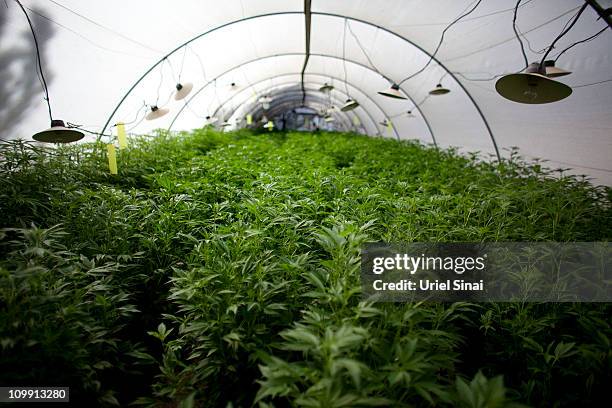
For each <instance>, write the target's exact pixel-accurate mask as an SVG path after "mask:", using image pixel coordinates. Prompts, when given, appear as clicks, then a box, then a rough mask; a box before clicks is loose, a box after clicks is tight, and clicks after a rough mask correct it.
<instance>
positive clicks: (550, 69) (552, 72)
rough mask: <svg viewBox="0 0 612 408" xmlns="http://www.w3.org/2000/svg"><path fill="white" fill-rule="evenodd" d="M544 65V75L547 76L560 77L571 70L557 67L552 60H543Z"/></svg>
mask: <svg viewBox="0 0 612 408" xmlns="http://www.w3.org/2000/svg"><path fill="white" fill-rule="evenodd" d="M544 67H545V68H546V76H547V77H549V78H556V77H561V76H565V75H569V74H571V73H572V72H571V71H566V70H564V69H561V68H557V67H556V66H555V61H554V60H546V61H544Z"/></svg>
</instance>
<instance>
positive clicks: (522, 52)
mask: <svg viewBox="0 0 612 408" xmlns="http://www.w3.org/2000/svg"><path fill="white" fill-rule="evenodd" d="M521 1H523V0H518V1H517V2H516V5H515V6H514V16H513V17H512V29H513V30H514V35H515V36H516V39H517V40H518V42H519V44H520V45H521V54H523V60H525V68H527V67H528V66H529V61H528V59H527V54H525V46H524V45H523V40H521V36H520V35H519V33H518V30H517V29H516V16H517V14H518V8H519V6H520V5H521Z"/></svg>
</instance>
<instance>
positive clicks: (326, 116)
mask: <svg viewBox="0 0 612 408" xmlns="http://www.w3.org/2000/svg"><path fill="white" fill-rule="evenodd" d="M323 119H324V120H325V122H327V123H330V122H333V121H335V120H336V119H335V118H334V117H333V116H332V115H325V116H324V117H323Z"/></svg>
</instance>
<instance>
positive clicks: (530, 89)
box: [523, 84, 538, 101]
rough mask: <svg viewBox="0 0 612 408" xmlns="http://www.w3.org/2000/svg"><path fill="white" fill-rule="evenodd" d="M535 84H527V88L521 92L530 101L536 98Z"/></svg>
mask: <svg viewBox="0 0 612 408" xmlns="http://www.w3.org/2000/svg"><path fill="white" fill-rule="evenodd" d="M536 88H537V86H536V85H535V84H529V87H528V88H527V90H525V92H523V95H524V96H525V97H526V98H527V99H529V100H532V101H535V100H536V99H537V98H538V92H537V91H536Z"/></svg>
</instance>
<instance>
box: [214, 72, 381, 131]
mask: <svg viewBox="0 0 612 408" xmlns="http://www.w3.org/2000/svg"><path fill="white" fill-rule="evenodd" d="M288 75H300V74H299V73H295V74H284V75H281V76H288ZM306 75H312V74H310V73H307V74H306ZM279 77H280V76H276V77H275V78H279ZM269 80H270V78H266V79H262V80H261V81H259V82H256V83H254V84H251V86H250V87H249V88H245V89H243V90H241V91H239V92H238V93H236V94H234V95H232V96H231V97H230V98H227V99H226V100H224V101H223V102H222V103H221V104H220V105H219V106H218V107H217V108H216V109H215V111H214V113H213V115H212V116H216V115H217V113H218V112H219V110H221V109H222V108H223V107H224V105H225V104H227V103H228V102H230V101H231V100H232V99H233V98H235V97H236V96H238V94H240V93H242V92H244V91H246V90H247V89H250V88H251V87H254V86H256V85H258V84H260V83H262V82H265V81H269ZM306 84H313V85H315V86H321V85H323V84H322V83H320V82H313V81H306V82H305V84H304V89H303V90H302V92H304V91H310V92H316V91H317V90H316V89H306V87H305V85H306ZM289 85H298V83H297V82H295V81H290V82H282V83H278V84H274V86H272V87H270V88H266V89H265V92H264V93H267V92H270V90H276V89H282V88H283V87H288V86H289ZM339 93H340V94H341V95H345V94H344V93H342V92H339ZM247 100H248V98H247V99H246V100H242V101H241V102H240V103H238V106H243V105H244V104H245V103H246V102H247ZM338 101H339V99H338V98H334V102H338ZM237 110H238V108H235V109H233V110H232V111H231V114H230V115H229V117H232V116H233V115H234V114H235V113H236V111H237ZM363 111H364V112H365V114H366V117H367V118H368V119H369V120H370V121H371V122H372V124H373V125H374V127H375V128H376V121H375V120H374V118H373V117H372V116H371V115H370V113H369V112H368V111H367V110H365V109H363ZM343 113H345V112H343ZM352 113H353V115H354V116H355V117H357V118H358V119H359V121H360V122H362V123H361V128H362V129H363V130H364V131H365V132H366V133H367V129H366V128H365V126H364V125H363V120H362V119H361V118H360V116H359V115H358V114H357V113H356V112H352ZM346 116H349V115H348V114H347V115H346Z"/></svg>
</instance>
